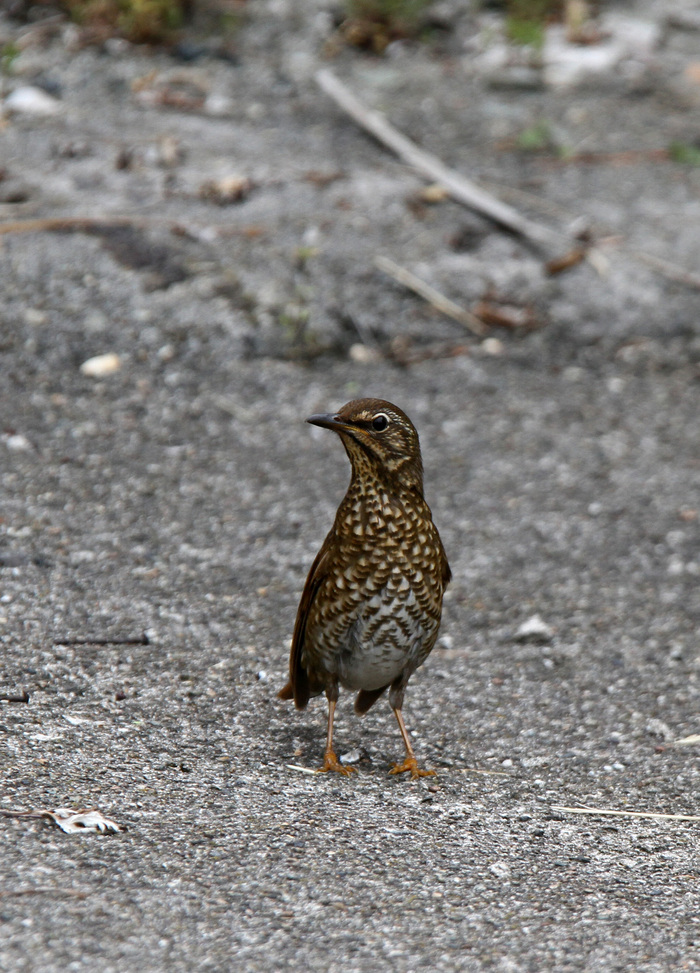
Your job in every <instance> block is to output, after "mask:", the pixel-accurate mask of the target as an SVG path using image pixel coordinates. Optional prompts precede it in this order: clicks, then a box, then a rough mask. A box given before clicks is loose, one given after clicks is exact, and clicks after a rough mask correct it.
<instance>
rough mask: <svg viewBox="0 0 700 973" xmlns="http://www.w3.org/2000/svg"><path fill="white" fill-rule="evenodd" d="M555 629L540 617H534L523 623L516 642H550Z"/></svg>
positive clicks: (517, 633)
mask: <svg viewBox="0 0 700 973" xmlns="http://www.w3.org/2000/svg"><path fill="white" fill-rule="evenodd" d="M553 636H554V629H553V628H551V626H549V625H548V624H547V623H546V622H545V621H544V619H542V618H541V617H540V616H539V615H533V616H532V617H531V618H528V619H527V621H525V622H523V623H522V625H521V626H520V627H519V628H518V631H517V632H516V633H515V641H516V642H550V641H551V640H552V637H553Z"/></svg>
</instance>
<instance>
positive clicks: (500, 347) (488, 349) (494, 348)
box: [479, 338, 505, 355]
mask: <svg viewBox="0 0 700 973" xmlns="http://www.w3.org/2000/svg"><path fill="white" fill-rule="evenodd" d="M479 347H480V348H481V350H482V351H483V353H484V354H485V355H502V354H503V352H504V351H505V345H504V344H503V342H502V341H501V340H500V338H485V339H484V341H482V342H481V344H480V346H479Z"/></svg>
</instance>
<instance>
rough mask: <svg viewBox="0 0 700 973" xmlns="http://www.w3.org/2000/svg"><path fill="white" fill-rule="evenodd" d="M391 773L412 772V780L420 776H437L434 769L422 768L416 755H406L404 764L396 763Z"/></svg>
mask: <svg viewBox="0 0 700 973" xmlns="http://www.w3.org/2000/svg"><path fill="white" fill-rule="evenodd" d="M389 773H390V774H405V773H410V775H411V780H418V778H419V777H435V776H436V774H435V771H434V770H421V768H420V767H419V766H418V761H417V760H416V758H415V757H406V759H405V760H404V762H403V763H402V764H396V766H394V767H392V768H391V770H390V771H389Z"/></svg>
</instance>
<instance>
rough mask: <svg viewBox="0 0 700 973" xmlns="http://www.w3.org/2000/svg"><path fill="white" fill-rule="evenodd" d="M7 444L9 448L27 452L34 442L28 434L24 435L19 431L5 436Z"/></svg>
mask: <svg viewBox="0 0 700 973" xmlns="http://www.w3.org/2000/svg"><path fill="white" fill-rule="evenodd" d="M5 445H6V446H7V448H8V449H12V450H14V451H16V452H18V453H20V452H26V451H27V450H28V449H31V448H32V444H31V443H30V442H29V440H28V439H27V437H26V436H23V435H22V434H21V433H19V432H14V433H11V434H10V435H9V436H7V437H6V438H5Z"/></svg>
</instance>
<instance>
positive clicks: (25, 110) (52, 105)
mask: <svg viewBox="0 0 700 973" xmlns="http://www.w3.org/2000/svg"><path fill="white" fill-rule="evenodd" d="M4 107H5V111H7V112H15V113H17V114H19V115H35V116H37V117H41V116H44V117H45V116H49V115H57V114H58V113H59V112H60V111H61V110H62V105H61V103H60V101H58V99H57V98H53V97H52V96H51V95H49V94H47V92H46V91H44V90H43V89H42V88H36V87H35V86H34V85H24V86H23V87H21V88H15V90H14V91H13V92H12V93H11V94H9V95H8V96H7V98H5V103H4Z"/></svg>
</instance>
